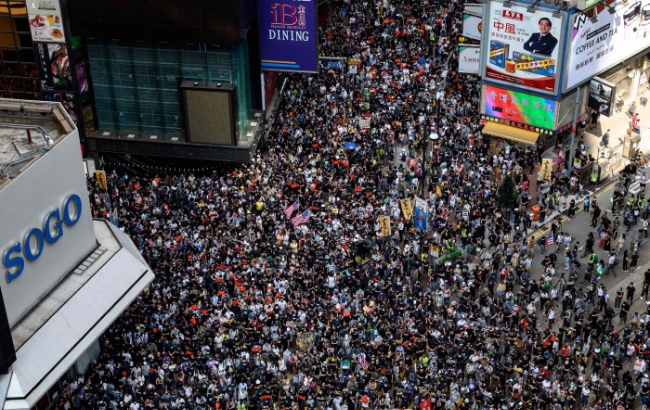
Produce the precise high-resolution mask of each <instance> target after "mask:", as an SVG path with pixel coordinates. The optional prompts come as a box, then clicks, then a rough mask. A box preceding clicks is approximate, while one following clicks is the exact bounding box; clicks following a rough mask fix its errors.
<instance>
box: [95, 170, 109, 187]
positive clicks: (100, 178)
mask: <svg viewBox="0 0 650 410" xmlns="http://www.w3.org/2000/svg"><path fill="white" fill-rule="evenodd" d="M95 179H96V180H97V185H99V187H100V188H101V189H104V190H105V189H106V188H107V185H106V172H105V171H95Z"/></svg>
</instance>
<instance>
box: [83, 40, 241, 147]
mask: <svg viewBox="0 0 650 410" xmlns="http://www.w3.org/2000/svg"><path fill="white" fill-rule="evenodd" d="M87 49H88V59H89V63H90V68H91V72H92V75H93V87H94V90H95V97H96V106H97V117H98V119H99V125H100V128H104V129H114V130H117V131H138V132H151V133H164V134H168V135H182V134H183V121H182V116H181V107H180V103H179V99H178V97H179V93H178V81H179V78H187V79H196V80H199V81H224V82H230V81H232V79H233V78H234V76H233V71H234V70H233V69H234V67H232V58H231V55H230V51H229V50H228V49H226V50H222V49H219V50H214V49H213V50H207V51H206V50H203V51H199V50H197V48H184V49H182V50H177V49H173V48H171V47H170V46H169V45H160V46H157V47H156V46H154V47H147V46H145V45H144V44H142V43H137V44H134V45H126V44H124V43H121V42H116V41H102V40H89V41H88V44H87ZM245 63H246V64H247V63H248V60H247V59H246V61H245ZM242 75H243V74H242ZM242 81H243V80H242ZM245 107H248V108H245V109H249V108H250V107H249V104H248V105H246V104H245ZM247 114H248V113H247Z"/></svg>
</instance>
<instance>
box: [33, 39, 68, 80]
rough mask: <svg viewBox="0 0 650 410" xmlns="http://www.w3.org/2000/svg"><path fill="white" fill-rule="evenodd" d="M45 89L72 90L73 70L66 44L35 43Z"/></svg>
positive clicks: (37, 61)
mask: <svg viewBox="0 0 650 410" xmlns="http://www.w3.org/2000/svg"><path fill="white" fill-rule="evenodd" d="M34 49H35V50H36V64H37V65H38V75H39V78H40V80H41V89H42V90H43V91H52V90H64V91H69V90H72V71H71V68H70V59H69V57H68V50H67V47H66V45H65V44H56V43H34Z"/></svg>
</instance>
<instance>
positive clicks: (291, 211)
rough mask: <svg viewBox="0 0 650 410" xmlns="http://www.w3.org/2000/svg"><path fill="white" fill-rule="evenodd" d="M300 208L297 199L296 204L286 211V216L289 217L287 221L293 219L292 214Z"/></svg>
mask: <svg viewBox="0 0 650 410" xmlns="http://www.w3.org/2000/svg"><path fill="white" fill-rule="evenodd" d="M299 206H300V203H299V202H298V200H297V199H296V202H294V203H293V204H291V205H290V206H289V207H288V208H287V209H285V210H284V214H285V215H286V216H287V219H289V218H291V214H292V213H293V211H296V210H297V209H298V207H299Z"/></svg>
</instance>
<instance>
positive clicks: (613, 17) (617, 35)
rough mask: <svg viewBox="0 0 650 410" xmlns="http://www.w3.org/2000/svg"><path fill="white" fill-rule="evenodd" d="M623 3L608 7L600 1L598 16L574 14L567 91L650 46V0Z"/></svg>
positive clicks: (595, 9)
mask: <svg viewBox="0 0 650 410" xmlns="http://www.w3.org/2000/svg"><path fill="white" fill-rule="evenodd" d="M621 6H622V7H616V8H611V7H610V8H608V7H606V6H604V5H602V4H599V5H597V6H596V7H594V8H593V9H592V10H593V12H594V13H596V18H595V19H591V18H589V17H588V16H587V15H585V14H584V13H577V14H575V15H574V17H573V25H572V27H571V29H570V33H571V34H570V35H571V38H570V39H569V41H568V44H567V49H568V51H567V52H568V55H567V58H568V61H567V64H566V67H567V68H566V71H567V73H566V75H565V76H564V77H565V78H566V80H565V84H564V85H563V90H565V91H566V90H570V89H571V88H573V87H575V86H577V85H579V84H581V83H583V82H585V81H587V80H588V79H590V78H591V77H592V76H594V75H598V74H600V73H602V72H603V71H605V70H607V69H609V68H610V67H612V66H614V65H615V64H619V63H621V62H622V61H624V60H625V59H627V58H629V57H632V56H633V55H635V54H637V53H639V52H641V51H643V50H644V49H645V48H647V47H649V46H650V1H647V0H646V1H645V2H643V3H642V2H640V1H636V2H634V1H628V2H627V3H625V4H621ZM612 13H613V14H612ZM646 16H648V17H646Z"/></svg>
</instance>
